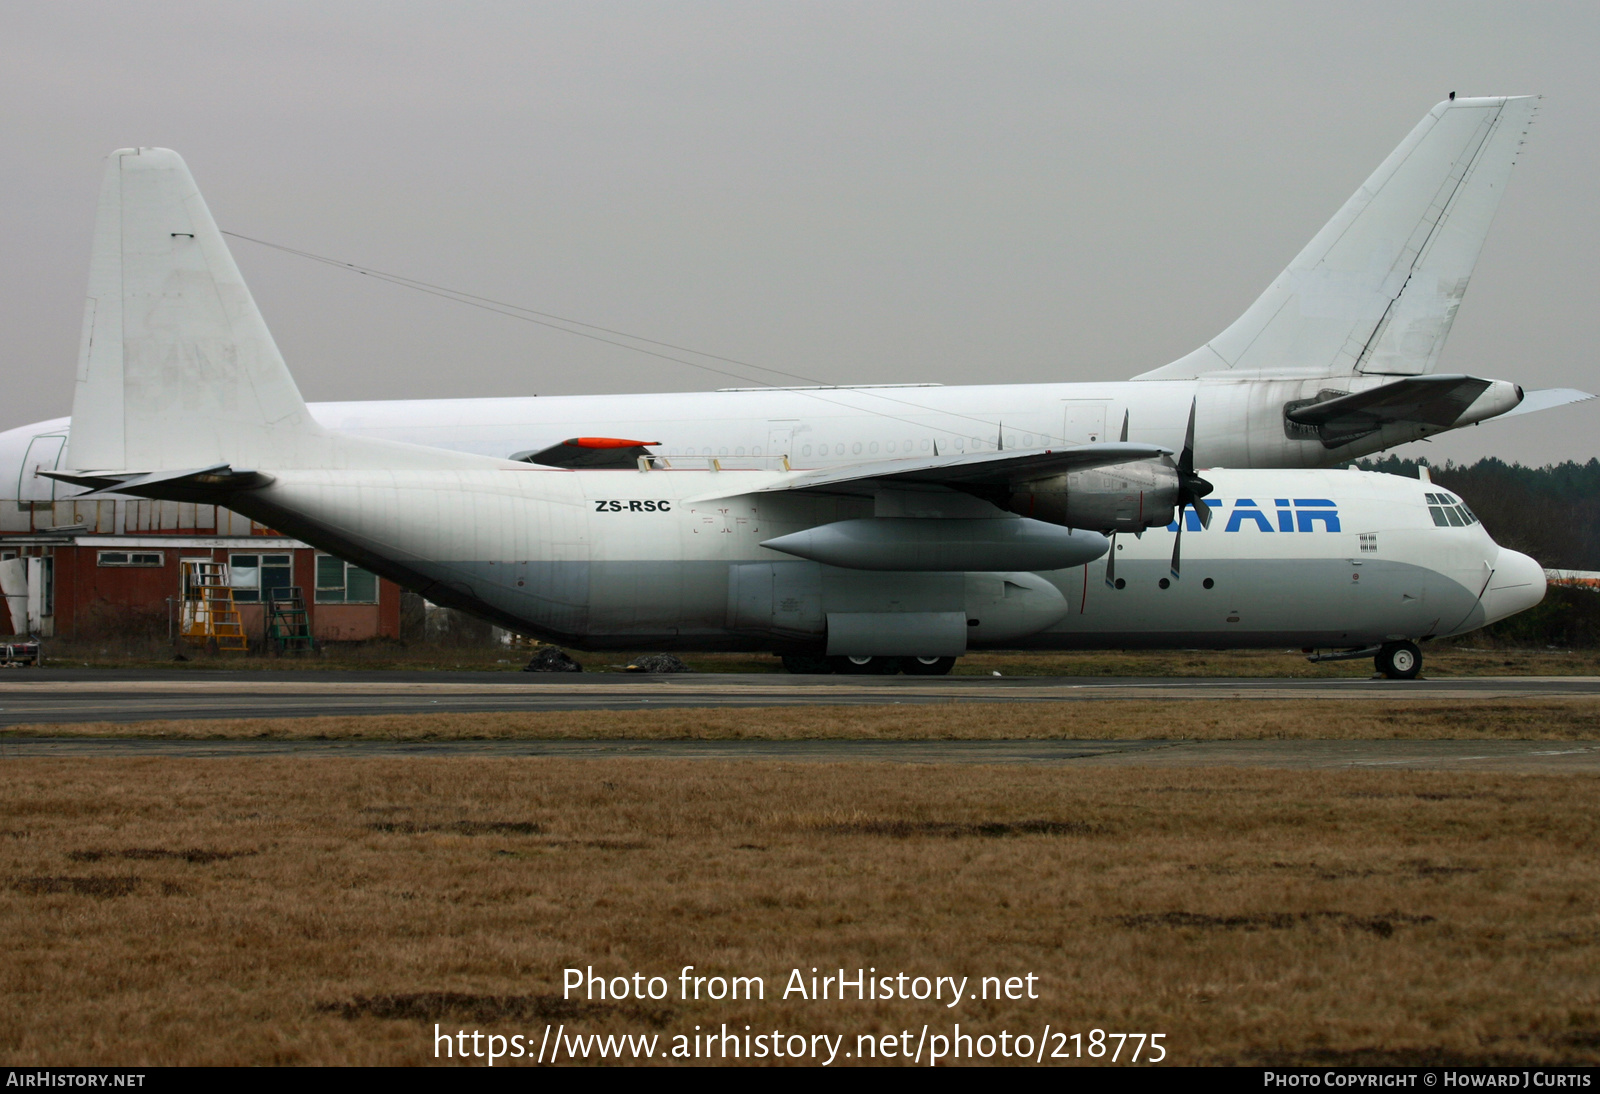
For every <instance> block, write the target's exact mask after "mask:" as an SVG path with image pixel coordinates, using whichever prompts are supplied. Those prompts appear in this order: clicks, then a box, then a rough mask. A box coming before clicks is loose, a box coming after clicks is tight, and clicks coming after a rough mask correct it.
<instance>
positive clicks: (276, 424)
mask: <svg viewBox="0 0 1600 1094" xmlns="http://www.w3.org/2000/svg"><path fill="white" fill-rule="evenodd" d="M497 462H503V461H486V460H485V459H484V458H483V457H480V456H469V455H466V454H464V453H457V452H446V451H442V450H440V449H433V448H423V447H420V446H416V445H408V444H400V443H397V442H393V441H380V440H373V439H366V438H355V437H347V436H344V435H341V434H338V433H334V432H331V431H328V430H326V429H324V428H323V427H322V426H320V425H318V424H317V422H316V420H315V419H314V418H312V416H311V414H310V412H309V411H308V410H307V409H306V404H305V401H304V400H303V399H302V398H301V397H300V389H299V388H298V387H296V386H295V382H294V377H292V376H291V375H290V374H289V369H288V367H287V366H286V365H285V364H284V361H283V356H282V355H281V354H280V353H279V352H278V347H277V344H276V343H274V342H273V340H272V335H271V333H270V332H268V330H267V324H266V321H265V320H264V319H263V318H262V317H261V312H260V311H259V310H258V309H257V308H256V303H255V300H254V299H252V298H251V296H250V290H249V288H247V287H246V286H245V283H244V278H243V276H241V275H240V273H239V267H238V266H236V265H234V261H233V255H232V254H231V253H230V252H229V250H228V245H227V244H226V243H225V242H224V241H223V238H222V233H221V232H220V231H219V230H218V229H217V225H216V222H215V221H214V220H212V219H211V212H210V210H208V209H207V208H206V203H205V200H204V199H203V198H202V197H201V196H200V191H199V189H198V188H197V187H196V186H195V183H194V178H193V177H192V176H191V175H190V174H189V168H188V167H187V166H185V164H184V162H183V158H182V157H181V156H179V155H178V154H177V153H176V152H173V151H170V150H168V149H165V148H124V149H121V150H119V151H117V152H114V153H112V155H111V162H110V164H109V165H108V167H107V168H106V178H105V184H104V186H103V187H102V188H101V191H100V211H99V215H98V217H97V218H96V221H95V233H94V253H93V256H92V259H91V263H90V268H89V298H88V301H87V303H86V304H85V306H84V318H83V342H82V346H81V349H80V351H79V358H78V386H77V390H76V392H75V393H74V395H73V400H72V434H71V438H70V439H69V441H68V442H67V454H66V458H65V459H64V460H63V461H62V466H64V467H70V468H73V469H74V470H76V471H80V472H91V471H134V472H157V471H171V470H180V469H199V468H210V467H214V466H217V465H220V464H228V465H231V466H232V467H233V468H234V469H235V470H243V469H251V470H259V469H262V468H278V469H290V468H322V469H328V470H333V469H339V468H347V469H348V468H357V467H367V468H379V467H381V468H396V467H427V468H445V467H465V466H474V467H476V466H482V465H484V464H485V463H491V464H493V463H497Z"/></svg>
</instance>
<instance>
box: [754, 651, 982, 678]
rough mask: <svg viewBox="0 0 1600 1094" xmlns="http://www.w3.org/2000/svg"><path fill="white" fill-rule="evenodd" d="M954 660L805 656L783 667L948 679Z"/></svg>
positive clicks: (789, 659) (801, 670)
mask: <svg viewBox="0 0 1600 1094" xmlns="http://www.w3.org/2000/svg"><path fill="white" fill-rule="evenodd" d="M955 666H956V659H955V658H954V657H805V656H799V655H790V656H785V657H784V659H783V667H784V668H785V669H787V670H788V671H790V672H794V673H803V674H811V675H821V674H826V673H841V674H844V675H846V676H893V675H895V674H896V673H899V672H903V673H905V674H906V675H907V676H948V675H950V670H951V669H953V668H955Z"/></svg>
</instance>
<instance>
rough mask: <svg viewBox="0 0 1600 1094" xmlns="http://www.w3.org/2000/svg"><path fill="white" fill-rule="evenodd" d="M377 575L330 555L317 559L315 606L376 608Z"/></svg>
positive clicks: (319, 556)
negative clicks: (331, 605)
mask: <svg viewBox="0 0 1600 1094" xmlns="http://www.w3.org/2000/svg"><path fill="white" fill-rule="evenodd" d="M377 602H378V575H377V574H375V573H373V572H372V571H370V570H363V569H362V568H361V567H359V566H353V565H351V564H350V563H348V562H346V561H345V560H344V559H342V558H334V557H333V556H332V555H318V556H317V603H318V604H376V603H377Z"/></svg>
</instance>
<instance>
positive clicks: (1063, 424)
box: [0, 97, 1591, 499]
mask: <svg viewBox="0 0 1600 1094" xmlns="http://www.w3.org/2000/svg"><path fill="white" fill-rule="evenodd" d="M1536 104H1537V100H1536V99H1534V98H1532V97H1514V98H1507V97H1495V98H1474V99H1465V98H1462V99H1457V98H1454V97H1452V98H1451V99H1450V100H1447V101H1445V102H1442V103H1440V104H1438V105H1437V106H1436V107H1434V108H1433V109H1432V110H1431V111H1429V112H1428V114H1427V116H1426V117H1424V118H1423V119H1422V121H1421V122H1419V123H1418V124H1417V126H1416V128H1415V129H1413V130H1412V131H1411V133H1410V135H1409V136H1407V137H1406V139H1405V140H1403V141H1402V142H1401V143H1400V146H1399V147H1398V148H1396V149H1395V150H1394V152H1392V153H1391V154H1390V155H1389V157H1388V158H1387V159H1386V160H1384V162H1383V163H1382V165H1380V166H1379V168H1378V169H1377V171H1375V172H1373V174H1372V176H1371V177H1370V178H1369V179H1367V181H1366V182H1365V183H1363V184H1362V186H1361V188H1360V189H1359V190H1357V191H1356V193H1355V194H1354V195H1353V196H1352V197H1351V198H1350V200H1348V201H1347V202H1345V204H1344V207H1343V208H1341V209H1340V210H1339V212H1338V214H1337V215H1335V216H1334V218H1333V219H1332V220H1330V221H1329V222H1328V223H1327V225H1326V226H1325V227H1324V228H1323V229H1322V231H1320V232H1318V233H1317V235H1316V237H1315V238H1314V239H1312V241H1311V242H1310V243H1308V244H1307V245H1306V247H1305V249H1304V250H1302V251H1301V252H1300V254H1299V255H1298V256H1296V258H1295V259H1294V261H1293V262H1291V263H1290V264H1289V267H1288V268H1287V269H1286V270H1284V271H1283V273H1281V274H1280V275H1279V276H1278V277H1277V279H1276V280H1274V281H1273V283H1272V284H1271V286H1269V287H1268V289H1267V290H1266V292H1264V293H1262V295H1261V297H1260V298H1259V299H1258V300H1256V302H1255V303H1254V304H1252V305H1251V306H1250V308H1249V309H1248V310H1247V311H1245V313H1244V314H1243V315H1241V316H1240V317H1239V318H1238V320H1236V321H1235V322H1234V323H1233V324H1232V325H1231V326H1229V327H1228V328H1227V329H1226V330H1225V331H1223V332H1222V333H1221V334H1219V335H1217V336H1216V337H1215V338H1213V339H1211V340H1210V341H1209V342H1207V343H1206V344H1205V345H1203V346H1201V347H1200V348H1199V349H1197V350H1195V351H1194V352H1193V353H1190V354H1188V355H1187V356H1185V357H1183V358H1181V359H1179V360H1177V361H1174V362H1172V363H1171V364H1169V365H1166V366H1165V367H1163V368H1158V369H1156V370H1154V371H1152V372H1146V373H1144V374H1143V375H1141V376H1137V377H1135V378H1134V379H1132V380H1128V381H1121V382H1111V383H1051V384H1003V385H981V386H956V387H941V386H938V385H887V386H862V387H826V388H770V387H767V388H759V389H738V390H724V391H715V392H696V393H678V394H647V395H599V396H596V395H589V396H563V397H544V398H536V397H532V396H529V397H514V398H494V399H433V400H409V401H407V400H397V401H385V402H354V403H320V404H314V405H312V406H311V408H310V412H311V414H312V416H313V418H314V419H315V420H316V421H317V422H318V423H319V424H321V425H323V426H326V427H328V428H331V429H336V430H339V431H340V432H342V433H346V434H349V435H352V436H364V437H372V438H382V439H386V440H397V441H404V442H408V443H414V444H425V445H430V446H433V447H439V448H448V449H454V450H456V451H462V452H472V453H476V454H478V455H485V456H500V457H509V458H512V459H518V460H527V461H532V462H538V463H542V464H546V465H555V466H563V467H602V466H633V464H634V463H635V462H636V460H637V458H638V457H639V456H641V455H646V454H649V455H662V456H667V457H674V456H687V455H696V456H702V457H717V458H736V459H737V458H753V457H766V458H772V457H787V458H788V459H789V460H790V461H791V462H793V463H795V464H801V463H804V464H805V465H807V466H813V467H820V466H829V465H838V464H847V463H856V462H859V461H861V460H863V459H870V458H874V457H877V458H896V459H899V458H904V457H908V456H930V455H933V454H935V453H940V454H944V455H949V454H952V453H973V452H991V451H1000V450H1002V449H1005V450H1013V449H1028V448H1043V447H1048V446H1052V445H1063V444H1067V445H1077V444H1093V443H1097V442H1100V441H1104V440H1106V439H1108V438H1110V437H1112V436H1120V437H1123V438H1124V439H1128V440H1132V441H1135V442H1140V443H1145V444H1158V445H1163V446H1168V447H1176V446H1177V445H1178V444H1179V442H1180V440H1181V438H1183V437H1184V435H1185V427H1186V424H1187V423H1188V421H1189V420H1190V417H1191V414H1190V412H1191V410H1193V411H1194V414H1193V419H1194V422H1195V435H1194V448H1195V451H1196V453H1197V458H1199V459H1201V461H1202V462H1204V463H1207V464H1210V465H1212V466H1225V467H1239V468H1248V467H1257V468H1264V467H1332V466H1337V465H1339V464H1341V463H1344V462H1347V461H1349V460H1351V459H1355V458H1357V457H1360V456H1364V455H1367V454H1369V453H1372V452H1377V451H1380V450H1382V449H1385V448H1390V447H1392V446H1394V445H1397V444H1403V443H1405V442H1408V441H1415V440H1418V439H1421V438H1424V437H1429V436H1432V435H1435V434H1437V433H1440V432H1443V431H1445V430H1449V429H1455V428H1459V427H1461V426H1466V425H1471V424H1474V423H1477V422H1481V421H1485V420H1487V419H1490V418H1495V417H1505V416H1507V415H1511V414H1521V413H1527V412H1529V411H1533V410H1543V409H1546V408H1549V407H1553V406H1559V405H1561V404H1563V403H1569V402H1574V401H1577V400H1580V399H1588V398H1591V396H1590V395H1588V394H1586V393H1585V392H1581V391H1575V390H1572V389H1551V390H1544V391H1533V392H1524V391H1523V390H1522V388H1520V387H1519V386H1518V385H1516V384H1515V383H1512V382H1510V381H1507V380H1495V379H1487V378H1483V377H1477V376H1466V375H1460V374H1439V373H1436V372H1435V371H1434V369H1435V365H1436V364H1437V362H1438V359H1439V353H1440V350H1441V349H1442V347H1443V346H1444V341H1445V336H1446V335H1447V334H1448V333H1449V331H1450V325H1451V322H1452V321H1453V320H1454V318H1455V313H1456V308H1457V307H1458V306H1459V305H1460V303H1461V298H1462V295H1463V294H1464V293H1465V291H1466V288H1467V282H1468V280H1469V278H1470V277H1471V275H1472V270H1473V267H1474V265H1475V263H1476V262H1477V258H1478V253H1479V250H1480V249H1481V247H1482V245H1483V240H1484V237H1485V235H1486V234H1487V232H1488V229H1489V223H1490V221H1491V219H1492V218H1493V216H1494V212H1495V209H1496V208H1497V206H1498V205H1499V202H1500V195H1501V194H1502V192H1503V191H1504V189H1505V186H1506V183H1507V181H1508V179H1509V177H1510V173H1511V167H1512V163H1513V161H1514V159H1515V157H1516V153H1517V150H1518V148H1519V147H1520V145H1521V143H1522V140H1523V138H1524V136H1525V134H1526V132H1527V129H1528V125H1529V122H1530V120H1531V119H1532V117H1533V114H1534V109H1535V106H1536ZM975 364H978V363H976V362H975ZM70 422H71V419H66V418H58V419H54V420H52V421H46V422H38V423H35V424H33V425H29V426H23V427H20V428H16V429H12V430H10V431H8V432H6V433H3V434H0V482H5V483H7V484H9V483H11V482H16V483H18V484H19V492H18V497H19V499H21V498H24V497H37V496H38V495H37V489H36V487H37V485H38V475H39V473H40V472H42V471H50V470H53V469H55V468H57V467H58V466H63V465H61V464H60V463H59V458H60V456H61V453H62V451H63V443H62V438H63V437H64V436H65V435H66V433H67V430H68V428H69V426H70ZM30 484H34V493H32V494H30V493H29V491H30ZM45 496H48V495H45Z"/></svg>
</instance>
